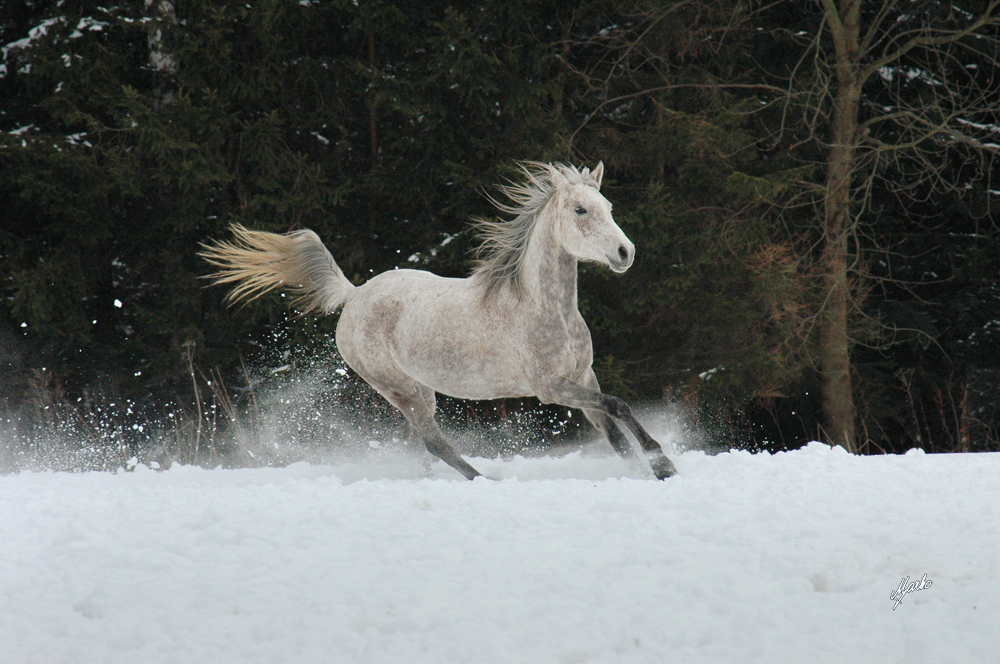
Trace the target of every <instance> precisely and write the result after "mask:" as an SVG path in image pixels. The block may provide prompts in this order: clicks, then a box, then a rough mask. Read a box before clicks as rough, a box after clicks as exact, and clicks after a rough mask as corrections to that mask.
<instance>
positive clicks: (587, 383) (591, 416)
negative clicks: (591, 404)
mask: <svg viewBox="0 0 1000 664" xmlns="http://www.w3.org/2000/svg"><path fill="white" fill-rule="evenodd" d="M583 386H584V387H586V388H588V389H591V390H594V391H595V392H600V391H601V385H600V383H598V382H597V375H596V374H594V370H593V369H589V370H588V371H587V374H586V375H585V376H584V377H583ZM583 415H584V417H586V418H587V419H588V420H589V421H590V423H591V424H593V425H594V428H596V429H597V430H598V431H600V432H601V433H602V434H603V435H604V437H605V438H607V439H608V442H609V443H611V447H613V448H614V450H615V452H617V453H618V456H620V457H621V458H623V459H625V460H627V461H629V462H633V461H635V460H636V459H637V458H638V457H637V456H636V453H635V450H634V449H632V443H630V442H628V438H626V437H625V434H624V433H622V430H621V429H619V428H618V425H617V424H615V421H614V419H613V418H612V417H611V416H610V415H608V414H607V413H605V412H603V411H601V410H591V409H589V408H586V409H584V411H583Z"/></svg>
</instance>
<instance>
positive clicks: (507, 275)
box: [472, 161, 599, 299]
mask: <svg viewBox="0 0 1000 664" xmlns="http://www.w3.org/2000/svg"><path fill="white" fill-rule="evenodd" d="M517 167H518V170H520V171H521V172H522V173H523V174H524V176H525V177H524V181H523V182H513V181H508V182H509V183H508V184H505V185H498V186H497V189H498V190H499V191H500V193H502V194H503V195H504V196H506V197H507V198H508V199H510V201H511V202H510V203H503V202H501V201H498V200H497V199H496V198H494V197H493V196H491V195H489V194H487V198H488V199H489V201H490V203H492V204H493V206H494V207H495V208H496V209H497V210H498V211H500V212H501V213H502V214H508V215H513V218H512V219H510V220H509V221H503V220H502V219H497V220H496V221H491V220H489V219H484V218H482V217H475V218H473V219H472V224H473V227H474V228H475V229H476V230H477V231H478V233H479V238H480V240H481V242H480V244H479V247H478V248H477V249H476V252H475V255H476V263H475V267H474V268H473V270H472V278H473V279H474V280H475V282H476V283H477V284H478V285H480V286H481V287H482V288H483V291H484V292H483V295H484V299H489V298H490V297H491V296H493V295H495V294H496V293H498V292H499V291H500V290H501V288H502V287H503V286H509V287H510V290H511V291H512V292H513V293H514V294H515V295H516V296H517V297H518V298H520V297H521V296H522V295H524V285H523V284H522V283H521V273H522V272H523V271H524V262H525V257H526V255H527V251H526V250H527V248H528V241H529V240H530V239H531V234H532V231H533V230H534V228H535V223H536V222H537V221H538V217H539V216H540V214H541V212H542V210H543V209H544V208H545V206H546V204H548V202H549V201H550V200H551V199H552V196H553V194H555V191H556V184H555V182H553V172H558V173H559V174H560V175H562V176H563V177H564V178H566V179H567V180H569V182H570V184H583V185H589V186H591V187H594V188H595V189H598V188H599V185H598V183H597V180H595V179H594V178H593V177H592V176H591V174H590V169H589V168H584V169H583V170H582V171H580V170H579V169H577V168H576V166H567V165H566V164H559V163H555V164H546V163H543V162H539V161H526V162H521V163H518V164H517Z"/></svg>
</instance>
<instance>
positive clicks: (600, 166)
mask: <svg viewBox="0 0 1000 664" xmlns="http://www.w3.org/2000/svg"><path fill="white" fill-rule="evenodd" d="M590 177H592V178H594V182H596V183H597V190H598V191H600V189H601V180H603V179H604V162H603V161H599V162H597V166H596V167H595V168H594V170H593V171H592V172H591V174H590Z"/></svg>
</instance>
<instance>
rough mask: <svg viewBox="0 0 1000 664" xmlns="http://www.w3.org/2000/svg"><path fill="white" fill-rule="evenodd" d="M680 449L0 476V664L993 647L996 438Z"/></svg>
mask: <svg viewBox="0 0 1000 664" xmlns="http://www.w3.org/2000/svg"><path fill="white" fill-rule="evenodd" d="M675 459H676V462H677V466H678V469H679V472H680V474H679V476H678V477H675V478H672V479H670V480H668V481H665V482H657V481H655V480H652V479H649V478H647V477H646V476H645V475H644V474H643V473H642V471H641V469H633V468H630V467H629V466H628V465H627V464H625V463H624V462H622V461H621V460H619V459H618V458H614V457H608V456H595V455H588V454H584V453H579V452H578V453H574V454H571V455H569V456H566V457H563V458H540V459H522V458H514V459H508V460H506V461H504V460H488V459H479V460H476V463H477V464H478V465H479V466H481V467H482V469H483V472H485V473H487V474H489V475H492V476H493V477H494V478H497V480H498V481H489V480H477V481H475V482H467V481H465V480H463V479H459V477H458V475H457V474H456V473H454V471H452V470H451V469H449V468H447V467H446V466H444V465H443V464H438V465H436V466H435V467H434V476H433V477H431V478H421V475H422V473H423V471H422V469H421V467H420V464H419V462H417V461H416V460H413V459H408V458H392V457H386V458H384V459H383V460H382V461H380V462H367V463H355V464H341V465H332V466H324V465H311V464H306V463H297V464H293V465H291V466H288V467H286V468H260V469H247V470H222V469H216V470H206V469H202V468H197V467H184V466H175V467H173V468H172V469H170V470H169V471H166V472H153V471H150V470H148V469H146V468H145V467H144V466H141V465H140V466H138V467H137V468H136V470H135V472H132V473H129V472H118V473H97V472H91V473H76V474H70V473H29V472H25V473H21V474H19V475H11V476H3V477H0V644H3V657H2V659H3V661H5V662H15V663H21V662H39V663H41V662H45V663H55V662H145V663H153V662H195V661H199V662H234V663H236V662H239V663H244V662H469V661H477V662H553V663H555V662H612V661H613V662H663V661H668V660H669V661H679V662H724V661H741V662H801V661H818V662H842V661H858V662H863V661H879V662H987V661H996V658H997V656H998V654H1000V639H998V637H997V636H996V630H995V625H996V624H997V622H998V619H1000V601H998V594H1000V593H998V591H1000V569H998V566H997V556H996V552H997V551H998V550H1000V534H998V529H997V524H998V523H1000V514H998V512H1000V507H998V502H997V501H996V488H995V487H996V477H997V476H998V474H1000V455H996V454H980V455H933V456H928V455H924V454H921V453H910V454H907V455H906V456H888V457H855V456H850V455H848V454H846V453H844V452H841V451H840V450H839V449H832V450H831V449H830V448H827V447H826V446H824V445H821V444H819V443H813V444H810V445H809V446H807V447H806V448H804V449H802V450H799V451H795V452H789V453H779V454H775V455H769V454H758V455H752V454H749V453H747V452H730V453H725V454H719V455H717V456H708V455H705V454H703V453H700V452H688V453H685V454H681V455H676V456H675ZM924 574H926V575H927V578H928V579H929V580H930V581H932V582H933V585H932V586H931V587H929V588H926V589H923V590H920V591H915V592H911V593H909V594H907V595H906V596H905V597H904V599H903V601H902V603H900V604H899V606H898V607H897V608H896V609H895V610H893V604H894V601H892V600H890V594H892V593H893V591H894V590H896V589H897V587H898V586H899V583H900V581H901V580H902V579H903V578H905V577H910V578H911V579H914V580H918V579H920V578H921V576H922V575H924Z"/></svg>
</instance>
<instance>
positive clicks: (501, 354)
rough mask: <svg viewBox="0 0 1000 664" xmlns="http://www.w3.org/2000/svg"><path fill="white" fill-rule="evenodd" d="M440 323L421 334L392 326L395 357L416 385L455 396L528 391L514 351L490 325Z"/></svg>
mask: <svg viewBox="0 0 1000 664" xmlns="http://www.w3.org/2000/svg"><path fill="white" fill-rule="evenodd" d="M460 327H461V329H457V328H453V327H452V326H451V325H444V326H443V327H442V328H441V329H437V330H433V331H429V333H425V332H423V331H418V330H414V329H412V328H411V329H410V330H409V333H408V334H407V333H406V331H405V330H404V329H403V328H400V329H399V330H397V332H398V333H402V334H400V335H399V338H398V340H397V345H396V347H397V355H396V356H397V361H398V362H399V364H400V366H401V367H402V368H403V369H404V370H405V371H406V373H408V374H409V375H411V376H413V377H414V378H415V379H417V380H418V381H420V383H422V384H424V385H427V386H428V387H430V388H432V389H433V390H434V391H436V392H440V393H441V394H446V395H448V396H450V397H455V398H458V399H500V398H507V397H522V396H530V395H531V386H530V384H529V383H528V381H527V379H526V377H525V372H524V370H523V368H522V366H521V365H522V362H521V358H520V354H519V353H518V352H517V349H516V348H514V347H512V344H511V343H510V342H509V341H508V340H505V339H503V338H502V336H501V335H499V334H497V333H496V332H497V328H496V326H491V325H488V324H485V323H484V324H482V325H477V326H460Z"/></svg>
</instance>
